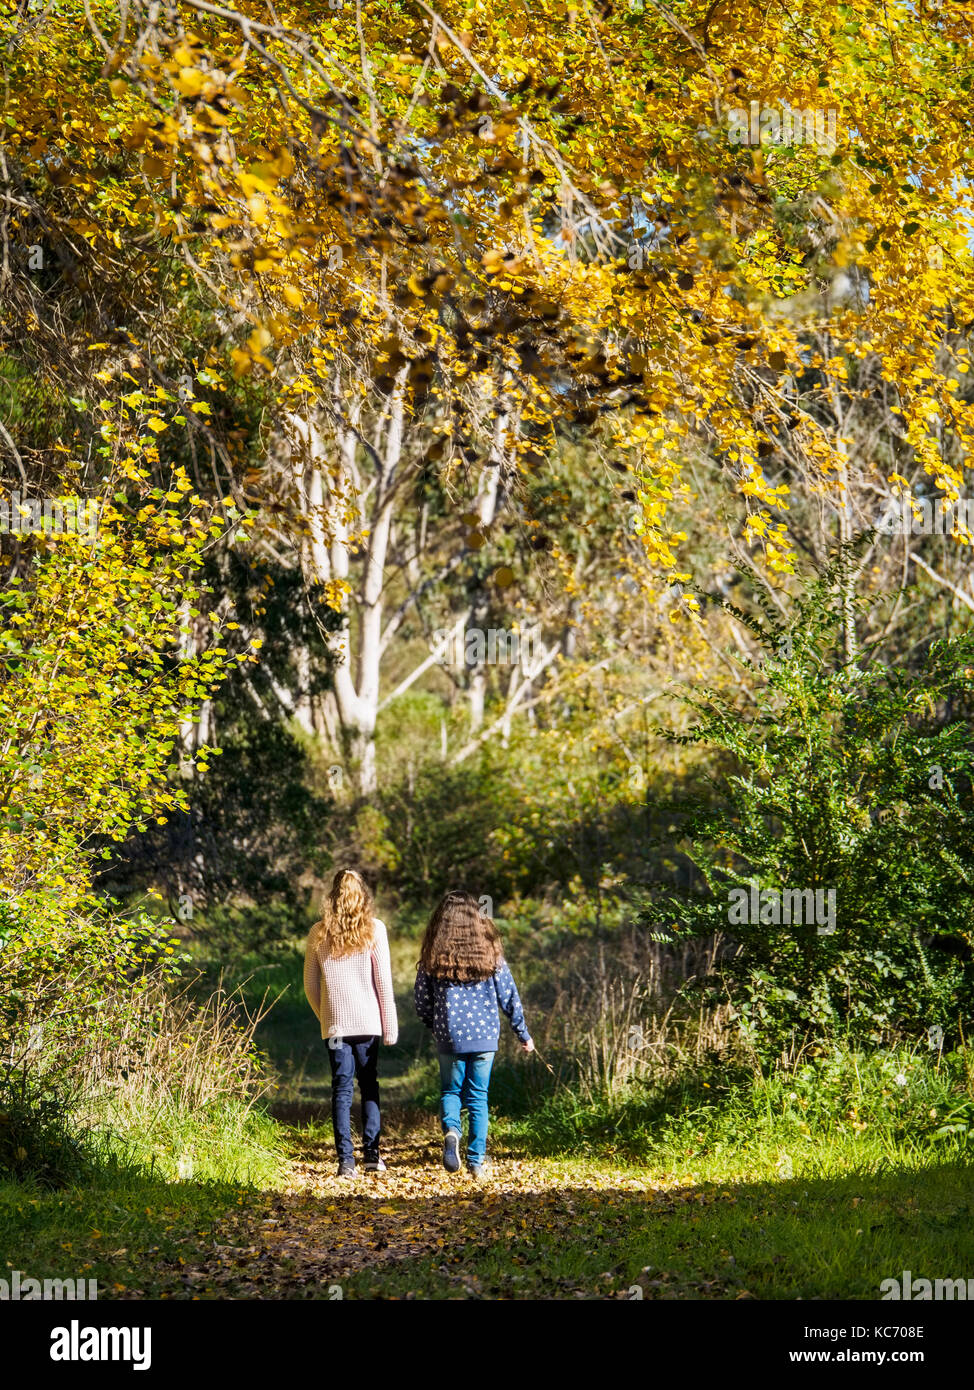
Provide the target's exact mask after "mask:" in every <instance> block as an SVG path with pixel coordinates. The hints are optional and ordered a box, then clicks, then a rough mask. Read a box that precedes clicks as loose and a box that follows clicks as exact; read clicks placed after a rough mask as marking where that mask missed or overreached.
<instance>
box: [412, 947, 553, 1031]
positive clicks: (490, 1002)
mask: <svg viewBox="0 0 974 1390" xmlns="http://www.w3.org/2000/svg"><path fill="white" fill-rule="evenodd" d="M413 997H414V998H415V1000H416V1012H417V1013H418V1014H419V1016H420V1018H421V1019H422V1020H423V1022H424V1023H425V1024H426V1026H427V1028H432V1030H433V1037H434V1038H435V1039H436V1046H437V1049H438V1051H440V1052H496V1051H497V1044H498V1043H499V1042H500V1032H501V1024H500V1015H499V1014H498V1012H497V1006H498V1004H499V1005H500V1006H501V1008H502V1009H503V1010H504V1012H505V1014H506V1015H507V1018H508V1022H509V1023H510V1025H511V1027H512V1028H513V1029H514V1032H515V1033H516V1034H517V1036H518V1038H519V1039H520V1040H521V1042H527V1041H528V1039H529V1038H530V1036H531V1034H530V1033H529V1032H528V1030H527V1026H526V1025H525V1022H524V1010H523V1009H522V1007H521V996H520V995H519V994H518V992H517V985H516V984H515V983H514V976H513V975H512V974H511V972H510V970H509V969H508V966H507V962H506V961H503V960H502V961H501V963H500V965H498V967H497V969H496V970H495V971H494V973H493V975H490V976H489V977H488V978H487V979H486V980H471V981H469V982H468V983H466V984H457V983H456V982H455V981H453V980H441V979H439V978H437V977H436V976H434V975H427V973H426V971H425V970H424V969H423V967H422V966H420V967H419V970H418V971H417V972H416V988H415V990H414V991H413Z"/></svg>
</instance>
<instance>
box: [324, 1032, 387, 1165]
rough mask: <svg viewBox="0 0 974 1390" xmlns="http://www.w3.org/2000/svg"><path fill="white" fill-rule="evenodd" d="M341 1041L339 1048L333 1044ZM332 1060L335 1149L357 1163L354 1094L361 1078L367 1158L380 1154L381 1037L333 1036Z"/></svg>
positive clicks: (346, 1158) (363, 1126)
mask: <svg viewBox="0 0 974 1390" xmlns="http://www.w3.org/2000/svg"><path fill="white" fill-rule="evenodd" d="M335 1042H338V1046H337V1047H333V1046H332V1044H333V1043H335ZM328 1060H329V1061H330V1063H331V1122H332V1127H333V1128H334V1131H335V1148H336V1149H337V1150H338V1157H339V1159H341V1160H342V1161H343V1162H344V1161H345V1160H351V1161H353V1162H354V1159H355V1150H354V1148H353V1147H352V1097H353V1095H354V1093H355V1079H356V1077H357V1078H358V1088H359V1093H360V1095H361V1097H362V1147H363V1149H364V1150H365V1161H366V1163H368V1162H369V1161H370V1160H373V1159H376V1158H378V1157H379V1134H380V1133H381V1120H380V1116H379V1078H378V1075H377V1068H378V1062H379V1039H378V1038H342V1039H341V1041H340V1042H339V1040H338V1039H337V1038H329V1040H328Z"/></svg>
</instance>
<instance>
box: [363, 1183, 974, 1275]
mask: <svg viewBox="0 0 974 1390" xmlns="http://www.w3.org/2000/svg"><path fill="white" fill-rule="evenodd" d="M551 1176H552V1179H553V1180H557V1182H558V1184H559V1186H558V1190H557V1193H556V1195H555V1196H554V1197H553V1198H552V1199H551V1200H547V1199H544V1198H542V1197H539V1196H538V1195H532V1194H530V1193H525V1194H518V1197H517V1200H516V1202H509V1203H499V1204H496V1205H493V1206H492V1205H489V1204H488V1206H487V1207H486V1209H485V1212H484V1220H483V1222H482V1229H481V1234H480V1237H479V1239H478V1237H477V1235H476V1234H473V1235H471V1233H470V1231H469V1230H466V1231H465V1233H464V1236H465V1238H464V1242H463V1244H462V1246H460V1245H457V1246H455V1247H453V1248H450V1247H449V1246H448V1247H447V1248H446V1249H444V1250H443V1251H442V1252H438V1253H437V1254H436V1255H435V1256H432V1257H428V1258H424V1259H416V1260H408V1261H402V1262H399V1263H397V1264H395V1265H383V1266H378V1267H375V1268H372V1269H367V1270H364V1271H361V1272H359V1273H357V1274H354V1275H352V1276H351V1277H350V1278H348V1279H346V1280H344V1281H343V1288H344V1295H345V1297H346V1298H409V1297H412V1298H420V1299H444V1298H457V1297H460V1298H464V1297H466V1298H516V1299H526V1298H539V1299H552V1298H555V1299H564V1298H579V1297H581V1298H634V1297H641V1298H646V1299H652V1298H657V1299H667V1298H670V1299H672V1298H698V1299H702V1298H723V1299H733V1298H739V1297H744V1296H748V1295H750V1296H751V1297H754V1298H759V1299H761V1298H764V1299H798V1298H801V1299H831V1298H836V1299H840V1298H841V1299H846V1298H849V1299H877V1298H879V1297H880V1296H881V1295H880V1283H881V1281H882V1280H883V1279H885V1278H888V1277H898V1276H899V1275H900V1274H901V1272H902V1271H903V1270H907V1269H908V1270H911V1271H912V1273H913V1275H914V1276H915V1277H919V1276H924V1277H958V1278H960V1277H964V1278H966V1277H968V1276H974V1224H972V1220H971V1217H972V1171H971V1169H970V1168H969V1167H967V1166H964V1165H947V1166H930V1167H922V1168H915V1169H912V1170H909V1171H886V1172H881V1173H854V1172H848V1173H846V1174H844V1175H843V1176H841V1177H831V1178H807V1179H806V1178H802V1179H798V1180H791V1181H775V1182H763V1183H762V1182H758V1183H755V1182H748V1181H745V1180H738V1181H736V1182H728V1183H726V1184H725V1183H697V1184H689V1185H680V1186H676V1187H674V1188H670V1189H664V1190H661V1191H659V1192H657V1193H655V1194H653V1195H648V1194H644V1193H633V1192H631V1191H626V1190H624V1189H619V1188H617V1187H615V1186H614V1184H613V1177H614V1176H615V1177H616V1178H617V1177H618V1174H617V1172H614V1170H611V1169H609V1168H607V1167H606V1165H604V1164H598V1163H589V1164H586V1165H578V1164H570V1163H568V1164H565V1163H563V1164H554V1165H552V1173H551ZM626 1176H627V1178H634V1177H639V1176H645V1177H647V1178H650V1177H656V1176H658V1174H657V1172H656V1170H655V1168H651V1169H648V1170H647V1169H642V1170H635V1169H632V1170H629V1171H628V1172H627V1174H626ZM596 1183H598V1184H599V1190H598V1191H593V1190H591V1189H592V1185H593V1184H596ZM463 1195H467V1194H466V1193H464V1194H463ZM410 1215H411V1219H413V1220H416V1219H420V1218H421V1217H422V1212H419V1211H417V1212H413V1213H411V1214H410ZM498 1226H499V1229H498Z"/></svg>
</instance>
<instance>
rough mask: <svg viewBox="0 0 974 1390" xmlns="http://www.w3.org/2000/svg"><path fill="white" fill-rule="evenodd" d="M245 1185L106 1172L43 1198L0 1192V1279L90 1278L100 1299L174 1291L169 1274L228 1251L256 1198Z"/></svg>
mask: <svg viewBox="0 0 974 1390" xmlns="http://www.w3.org/2000/svg"><path fill="white" fill-rule="evenodd" d="M254 1195H255V1194H254V1191H253V1189H250V1188H248V1187H247V1186H246V1185H243V1184H233V1183H226V1182H223V1183H221V1182H198V1181H194V1182H177V1183H172V1182H166V1181H165V1180H164V1179H162V1178H160V1177H158V1176H154V1175H153V1173H152V1171H151V1169H150V1170H148V1171H147V1170H146V1169H144V1168H141V1167H126V1166H125V1165H122V1164H114V1163H111V1162H109V1163H106V1164H104V1165H103V1166H102V1167H101V1168H100V1169H99V1170H98V1171H97V1172H96V1173H95V1174H94V1176H93V1177H92V1179H91V1180H90V1181H89V1182H87V1183H85V1185H84V1186H83V1187H70V1188H65V1189H64V1190H63V1191H60V1192H44V1191H42V1190H40V1189H35V1188H32V1187H31V1186H30V1185H29V1184H20V1183H0V1276H2V1277H8V1272H9V1271H10V1270H13V1269H19V1270H20V1271H21V1272H22V1273H24V1274H25V1275H31V1276H33V1277H35V1278H63V1279H67V1278H74V1279H82V1278H83V1279H96V1280H97V1281H98V1289H99V1297H103V1298H113V1297H114V1298H123V1297H145V1298H157V1297H161V1296H163V1297H164V1296H166V1295H167V1294H171V1292H172V1272H171V1268H170V1269H167V1268H166V1266H167V1264H168V1265H169V1266H172V1265H175V1266H177V1267H181V1266H180V1262H184V1263H185V1266H186V1267H187V1268H188V1267H190V1266H191V1265H192V1263H193V1261H194V1260H196V1259H198V1258H200V1256H201V1255H202V1254H203V1253H204V1252H206V1251H209V1250H211V1249H212V1246H213V1244H214V1243H220V1242H221V1241H223V1242H225V1241H226V1239H227V1237H226V1235H225V1234H224V1232H225V1229H226V1226H227V1222H228V1221H233V1220H234V1219H235V1218H236V1217H237V1216H238V1215H239V1213H240V1212H241V1211H242V1210H243V1208H244V1207H245V1205H246V1204H247V1202H248V1201H249V1200H250V1199H251V1198H252V1197H253V1196H254Z"/></svg>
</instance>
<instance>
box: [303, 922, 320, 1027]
mask: <svg viewBox="0 0 974 1390" xmlns="http://www.w3.org/2000/svg"><path fill="white" fill-rule="evenodd" d="M304 992H305V994H306V995H307V996H308V1003H309V1004H310V1005H311V1007H312V1008H313V1009H314V1011H315V1018H316V1019H317V1020H318V1022H319V1023H320V1022H321V966H320V965H319V964H318V952H317V951H315V950H313V949H312V945H311V937H310V936H309V937H308V944H307V945H306V946H305V948H304Z"/></svg>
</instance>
